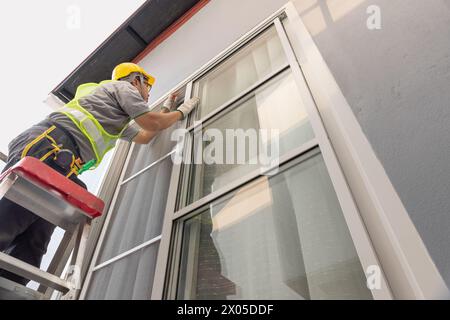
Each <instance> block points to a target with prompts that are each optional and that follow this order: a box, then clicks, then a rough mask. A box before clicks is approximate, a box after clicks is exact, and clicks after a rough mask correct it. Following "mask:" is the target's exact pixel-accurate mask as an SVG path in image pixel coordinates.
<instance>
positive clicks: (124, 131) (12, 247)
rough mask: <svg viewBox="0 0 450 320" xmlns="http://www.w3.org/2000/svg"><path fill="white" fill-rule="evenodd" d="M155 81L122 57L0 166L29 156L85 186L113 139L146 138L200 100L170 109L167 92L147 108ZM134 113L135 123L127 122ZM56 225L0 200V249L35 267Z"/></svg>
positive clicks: (18, 143) (14, 146)
mask: <svg viewBox="0 0 450 320" xmlns="http://www.w3.org/2000/svg"><path fill="white" fill-rule="evenodd" d="M154 83H155V78H154V77H152V76H151V75H150V74H148V73H147V72H146V71H145V70H144V69H142V68H141V67H140V66H138V65H136V64H133V63H122V64H120V65H118V66H117V67H116V68H115V69H114V71H113V73H112V80H107V81H103V82H101V83H100V84H95V83H88V84H83V85H81V86H79V87H78V89H77V92H76V95H75V98H74V99H73V100H72V101H70V102H69V103H67V104H66V105H65V106H64V107H63V108H62V109H60V110H58V111H57V112H53V113H51V114H50V115H49V116H48V117H47V118H46V119H45V120H44V121H41V122H39V123H38V124H36V125H34V126H32V127H31V128H29V129H28V130H26V131H24V132H23V133H21V134H20V135H19V136H18V137H16V138H15V139H14V140H12V141H11V142H10V144H9V145H8V149H9V153H8V160H7V165H6V167H5V168H4V169H3V171H6V170H7V169H8V168H10V167H11V166H13V165H14V164H15V163H17V162H18V161H19V160H20V159H22V158H24V157H26V156H31V157H35V158H38V159H40V160H41V161H43V162H45V163H46V164H47V165H49V166H50V167H52V168H53V169H55V170H57V171H58V172H59V173H61V174H63V175H65V176H66V177H67V178H69V179H71V180H72V181H74V182H75V183H77V184H78V185H80V186H82V187H83V188H86V186H85V184H84V183H83V182H82V181H81V180H79V179H78V175H79V174H80V173H82V172H83V171H85V170H87V169H94V168H95V167H97V166H98V165H99V164H100V162H101V161H102V159H103V157H104V155H105V154H106V153H107V152H108V151H109V150H110V149H112V148H113V147H114V145H115V143H116V141H117V139H124V140H127V141H133V142H136V143H138V144H146V143H148V142H149V141H150V140H151V139H152V138H153V137H154V136H155V135H156V134H157V133H158V132H160V131H161V130H164V129H166V128H168V127H170V126H171V125H173V124H174V123H175V122H177V121H179V120H181V119H184V118H185V117H186V116H187V115H188V114H189V113H190V112H191V111H192V109H193V108H194V107H195V106H196V105H197V104H198V98H193V99H191V100H189V101H187V102H185V103H183V104H182V105H181V106H179V107H178V108H177V109H176V110H173V111H172V109H173V108H174V102H175V99H176V96H175V94H171V95H170V96H169V98H168V99H167V100H166V101H165V102H164V107H163V108H162V110H161V112H150V111H149V108H148V105H147V103H148V97H149V92H150V90H151V88H152V86H153V84H154ZM132 119H134V121H135V124H134V125H131V126H129V125H128V124H129V122H130V121H131V120H132ZM136 124H137V125H136ZM54 229H55V226H54V225H52V224H51V223H49V222H47V221H46V220H44V219H42V218H40V217H38V216H36V215H34V214H33V213H32V212H30V211H28V210H27V209H25V208H23V207H21V206H19V205H17V204H16V203H14V202H12V201H10V200H8V199H6V198H3V199H1V200H0V250H1V251H3V252H5V253H7V254H9V255H11V256H13V257H15V258H17V259H20V260H23V261H25V262H27V263H29V264H31V265H34V266H36V267H39V266H40V263H41V260H42V257H43V255H44V254H45V253H46V251H47V246H48V243H49V241H50V238H51V235H52V233H53V231H54ZM0 277H4V278H8V279H10V280H13V281H15V282H18V283H20V284H23V285H26V284H27V283H28V282H29V280H27V279H25V278H22V277H20V276H17V275H14V274H11V273H9V272H7V271H5V270H0Z"/></svg>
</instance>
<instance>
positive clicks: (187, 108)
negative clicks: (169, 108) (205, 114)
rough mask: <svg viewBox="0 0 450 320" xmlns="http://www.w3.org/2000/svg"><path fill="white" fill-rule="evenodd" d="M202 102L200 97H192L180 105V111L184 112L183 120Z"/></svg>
mask: <svg viewBox="0 0 450 320" xmlns="http://www.w3.org/2000/svg"><path fill="white" fill-rule="evenodd" d="M199 102H200V99H199V98H197V97H194V98H191V99H189V100H188V101H185V102H184V103H183V104H182V105H181V106H179V107H178V109H177V110H178V111H180V112H181V113H182V114H183V118H181V120H183V119H184V118H186V117H187V116H188V114H189V113H191V111H192V110H193V109H194V108H195V107H196V106H197V105H198V103H199Z"/></svg>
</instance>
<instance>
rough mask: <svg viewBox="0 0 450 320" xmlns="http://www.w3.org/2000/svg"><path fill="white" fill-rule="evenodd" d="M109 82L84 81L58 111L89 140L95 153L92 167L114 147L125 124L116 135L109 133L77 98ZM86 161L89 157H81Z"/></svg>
mask: <svg viewBox="0 0 450 320" xmlns="http://www.w3.org/2000/svg"><path fill="white" fill-rule="evenodd" d="M107 82H111V81H110V80H106V81H102V82H100V83H99V84H98V83H86V84H82V85H80V86H79V87H78V88H77V93H76V94H75V98H74V99H73V100H72V101H70V102H69V103H67V104H66V105H65V106H64V107H63V108H61V109H59V110H58V112H61V113H63V114H65V115H66V116H67V117H69V118H70V119H71V120H72V122H73V123H74V124H75V125H76V126H77V127H78V129H79V130H80V131H81V132H82V133H83V134H84V136H85V137H86V138H87V139H88V140H89V142H90V144H91V147H92V150H93V151H94V154H95V160H96V164H95V166H93V167H92V169H94V168H95V167H97V166H98V164H99V163H100V162H101V161H102V160H103V157H104V156H105V154H106V153H107V152H108V151H109V150H111V149H112V148H114V146H115V144H116V141H117V139H119V138H120V136H121V134H122V132H123V130H124V129H125V127H126V125H127V124H125V125H124V127H123V128H122V130H121V132H120V133H119V134H118V135H112V134H109V133H108V132H107V131H106V130H105V129H104V128H103V126H102V125H101V124H100V122H98V120H97V119H95V117H94V116H93V115H92V114H91V113H90V112H89V111H87V110H86V109H84V108H83V107H82V106H81V105H80V104H79V102H78V100H79V99H80V98H82V97H84V96H86V95H88V94H90V93H92V92H93V91H94V90H95V89H96V88H97V87H99V86H100V85H102V84H104V83H107ZM83 160H84V161H85V162H88V161H89V160H91V159H83Z"/></svg>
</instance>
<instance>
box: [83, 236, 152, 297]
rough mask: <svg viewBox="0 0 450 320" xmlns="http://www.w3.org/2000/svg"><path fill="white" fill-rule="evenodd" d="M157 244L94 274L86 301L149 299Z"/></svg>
mask: <svg viewBox="0 0 450 320" xmlns="http://www.w3.org/2000/svg"><path fill="white" fill-rule="evenodd" d="M158 249H159V243H155V244H152V245H151V246H149V247H147V248H144V249H141V250H140V251H137V252H134V253H132V254H131V255H129V256H127V257H125V258H123V259H121V260H118V261H116V262H114V263H112V264H111V265H109V266H106V267H104V268H102V269H99V270H97V271H94V273H93V275H92V280H91V283H90V286H89V290H88V292H87V295H86V299H88V300H149V299H150V297H151V294H152V286H153V279H154V275H155V267H156V259H157V256H158Z"/></svg>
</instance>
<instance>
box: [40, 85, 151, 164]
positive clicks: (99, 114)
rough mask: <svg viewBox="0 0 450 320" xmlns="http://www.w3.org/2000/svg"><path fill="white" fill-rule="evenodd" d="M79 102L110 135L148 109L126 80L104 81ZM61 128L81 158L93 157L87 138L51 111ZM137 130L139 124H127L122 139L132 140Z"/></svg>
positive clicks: (59, 114)
mask: <svg viewBox="0 0 450 320" xmlns="http://www.w3.org/2000/svg"><path fill="white" fill-rule="evenodd" d="M79 103H80V105H81V106H82V107H83V108H85V109H86V110H87V111H89V112H90V113H91V114H92V115H93V116H94V117H95V118H96V119H97V120H98V121H99V122H100V124H101V125H102V126H103V128H104V129H105V130H106V131H107V132H108V133H110V134H114V135H117V134H119V133H120V131H121V130H122V128H123V126H124V125H125V124H126V123H128V122H129V121H130V120H131V119H135V118H137V117H139V116H140V115H142V114H144V113H146V112H149V111H150V110H149V108H148V105H147V103H146V102H145V101H144V99H143V98H142V96H141V94H140V93H139V91H138V90H137V89H136V88H135V87H134V86H133V85H131V84H130V83H129V82H126V81H114V82H110V83H105V84H103V85H101V86H100V87H98V88H97V89H95V90H94V91H93V92H92V93H91V94H89V95H87V96H85V97H83V98H80V100H79ZM48 117H49V118H50V119H51V120H52V121H56V122H57V123H58V124H59V125H61V126H62V127H64V129H66V130H67V131H68V132H69V133H70V134H71V135H72V136H73V138H74V139H75V142H76V143H77V145H78V147H79V148H80V153H81V157H82V158H83V160H84V161H86V162H87V161H89V160H91V159H94V158H95V154H94V151H93V150H92V147H91V144H90V142H89V140H88V139H87V138H86V137H85V136H84V135H83V133H82V132H80V130H79V129H78V128H77V126H76V125H75V124H74V123H73V122H72V120H70V119H69V118H68V117H67V116H66V115H64V114H62V113H60V112H53V113H51V114H50V115H49V116H48ZM138 132H139V126H137V125H132V126H128V127H127V128H126V129H125V130H124V132H123V133H122V135H121V139H124V140H127V141H131V140H133V138H134V137H135V136H136V135H137V133H138Z"/></svg>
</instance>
